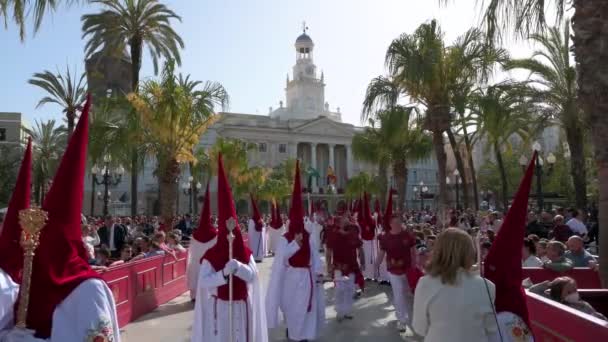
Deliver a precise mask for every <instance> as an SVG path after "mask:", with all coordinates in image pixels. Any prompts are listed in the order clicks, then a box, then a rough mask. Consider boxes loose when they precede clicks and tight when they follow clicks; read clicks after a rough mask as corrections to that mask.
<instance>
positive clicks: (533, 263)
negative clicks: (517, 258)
mask: <svg viewBox="0 0 608 342" xmlns="http://www.w3.org/2000/svg"><path fill="white" fill-rule="evenodd" d="M522 266H523V267H542V266H543V262H542V261H541V260H540V259H539V258H538V257H537V256H536V245H535V244H534V241H532V240H530V239H528V238H524V246H523V249H522Z"/></svg>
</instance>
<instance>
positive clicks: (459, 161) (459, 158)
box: [447, 128, 470, 209]
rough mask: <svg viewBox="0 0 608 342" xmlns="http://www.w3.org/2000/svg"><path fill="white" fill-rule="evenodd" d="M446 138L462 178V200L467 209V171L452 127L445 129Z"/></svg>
mask: <svg viewBox="0 0 608 342" xmlns="http://www.w3.org/2000/svg"><path fill="white" fill-rule="evenodd" d="M447 133H448V139H449V140H450V145H451V146H452V152H453V153H454V158H455V159H456V168H457V169H458V172H459V173H460V177H461V179H462V198H463V200H464V201H463V202H464V208H465V209H468V208H470V206H469V186H468V184H467V173H466V170H465V168H464V162H463V160H462V155H461V154H460V149H459V148H458V147H459V146H458V143H457V142H456V137H455V136H454V132H452V129H451V128H450V129H448V130H447Z"/></svg>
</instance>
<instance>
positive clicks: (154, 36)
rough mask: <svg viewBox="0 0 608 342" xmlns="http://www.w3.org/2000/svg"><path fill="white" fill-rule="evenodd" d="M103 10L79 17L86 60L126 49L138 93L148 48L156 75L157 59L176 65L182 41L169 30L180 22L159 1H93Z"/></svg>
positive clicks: (135, 164) (134, 170) (134, 191)
mask: <svg viewBox="0 0 608 342" xmlns="http://www.w3.org/2000/svg"><path fill="white" fill-rule="evenodd" d="M91 2H92V3H94V4H98V5H101V6H102V7H103V8H104V10H102V11H101V12H99V13H95V14H87V15H83V16H82V19H81V21H82V31H83V34H82V36H83V38H88V39H89V40H88V42H87V44H86V46H85V55H86V57H87V58H88V57H91V56H92V55H93V54H94V53H95V52H97V51H99V50H103V51H105V52H106V53H115V52H116V51H124V50H125V49H126V47H127V46H128V47H129V50H130V54H131V79H132V81H131V82H132V83H131V89H132V90H133V91H134V92H138V91H139V72H140V69H141V61H142V52H143V48H144V45H147V47H148V50H149V52H150V56H151V58H152V63H153V65H154V72H155V73H157V71H158V61H159V58H161V57H164V58H167V59H174V60H175V61H176V62H177V64H178V65H179V64H180V62H181V59H180V53H179V50H180V48H183V47H184V42H183V41H182V39H181V37H180V36H179V35H178V34H177V33H176V32H175V31H174V30H173V28H172V27H171V21H172V20H173V19H175V20H178V21H181V18H180V17H179V16H178V15H177V14H175V13H174V12H173V11H171V10H170V9H169V8H168V7H167V6H165V5H164V4H162V3H160V2H159V1H158V0H92V1H91ZM137 119H138V116H137V115H132V117H131V118H130V120H129V126H130V127H131V132H132V133H133V134H132V136H131V139H132V140H133V141H134V142H135V145H137V144H138V143H139V142H140V139H142V138H143V136H142V134H140V132H138V131H137V130H138V128H139V127H141V126H142V123H141V122H139V121H138V120H137ZM140 152H141V151H138V149H136V148H134V149H133V150H132V151H131V168H130V169H131V170H130V172H131V215H136V214H137V197H138V186H137V185H138V182H137V179H138V170H139V166H140V164H141V163H142V160H141V158H140V157H139V156H140V155H141V153H140Z"/></svg>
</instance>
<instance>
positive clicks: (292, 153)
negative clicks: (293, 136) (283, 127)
mask: <svg viewBox="0 0 608 342" xmlns="http://www.w3.org/2000/svg"><path fill="white" fill-rule="evenodd" d="M287 149H288V150H287V152H288V153H289V158H292V159H298V142H297V141H294V142H290V143H288V144H287Z"/></svg>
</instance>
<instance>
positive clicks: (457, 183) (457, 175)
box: [454, 169, 462, 210]
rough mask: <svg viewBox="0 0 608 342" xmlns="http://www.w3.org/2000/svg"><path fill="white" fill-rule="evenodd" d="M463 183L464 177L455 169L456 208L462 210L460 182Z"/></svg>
mask: <svg viewBox="0 0 608 342" xmlns="http://www.w3.org/2000/svg"><path fill="white" fill-rule="evenodd" d="M461 183H462V178H460V172H458V169H456V170H454V186H455V187H456V210H460V189H459V184H461Z"/></svg>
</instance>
